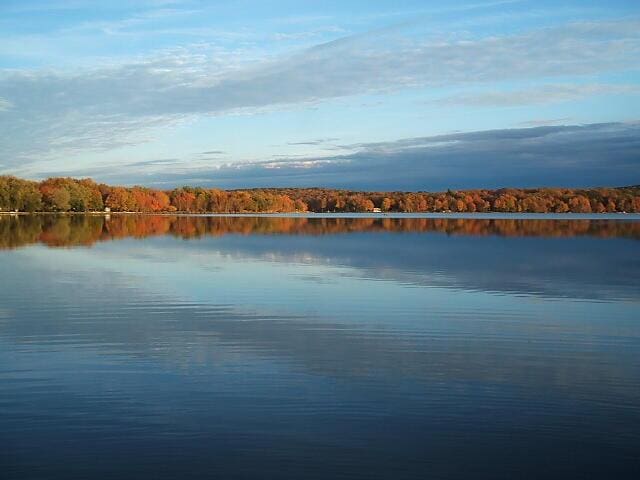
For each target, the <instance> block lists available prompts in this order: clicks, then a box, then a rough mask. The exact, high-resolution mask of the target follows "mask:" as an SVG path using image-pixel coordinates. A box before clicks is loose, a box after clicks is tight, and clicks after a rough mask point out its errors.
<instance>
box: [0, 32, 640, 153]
mask: <svg viewBox="0 0 640 480" xmlns="http://www.w3.org/2000/svg"><path fill="white" fill-rule="evenodd" d="M638 58H640V21H636V20H629V21H610V22H589V23H584V22H583V23H574V24H569V25H565V26H562V27H554V28H546V29H540V30H534V31H530V32H527V33H521V34H515V35H509V36H501V37H484V38H478V39H475V40H465V41H455V40H451V41H441V42H440V41H426V40H424V39H421V38H418V37H416V36H415V35H412V36H403V35H402V34H401V32H400V31H398V30H397V29H394V30H391V31H389V32H386V33H381V32H379V31H378V32H374V33H369V34H365V35H355V36H351V37H346V38H342V39H339V40H336V41H332V42H329V43H325V44H321V45H318V46H315V47H313V48H309V49H305V50H303V51H300V52H298V53H296V54H293V55H287V56H281V57H277V58H273V57H263V58H262V59H256V58H255V57H254V56H252V55H251V54H250V55H249V56H247V55H246V54H245V53H244V52H242V51H234V52H231V51H225V50H222V49H215V50H213V49H204V50H202V49H190V50H187V49H176V50H174V51H172V52H169V53H167V54H165V55H162V56H159V57H154V58H148V59H145V60H140V61H137V62H132V63H129V64H125V65H119V66H111V67H104V68H93V69H86V70H83V71H74V72H65V73H63V72H57V71H4V72H2V73H0V92H2V95H3V97H4V98H5V99H6V101H8V102H10V103H11V104H12V105H13V108H11V109H10V110H5V111H4V112H3V114H2V115H1V116H0V144H1V145H3V150H4V151H3V153H4V155H5V158H8V162H10V163H13V164H14V165H18V164H21V163H24V162H28V161H32V160H33V159H34V158H36V157H40V158H54V157H56V156H58V157H59V156H61V155H67V154H73V153H78V152H81V151H84V150H88V149H109V148H113V147H116V146H120V145H127V144H135V143H139V142H142V141H144V140H145V139H146V138H149V136H150V135H151V134H152V132H153V130H154V129H155V128H157V127H161V126H164V125H169V124H172V123H174V122H177V121H181V120H183V119H185V118H188V117H191V116H197V115H222V114H228V113H231V112H237V111H249V112H251V111H258V110H264V109H273V108H281V107H283V106H291V105H299V104H306V103H310V102H320V101H324V100H328V99H333V98H337V97H344V96H351V95H359V94H364V93H373V92H388V91H396V90H399V89H404V88H411V87H416V86H431V87H434V88H437V87H441V86H445V85H446V86H450V85H471V84H478V83H480V84H482V83H489V82H497V81H504V80H527V81H531V80H533V79H543V78H544V79H547V78H550V77H558V76H576V75H593V74H600V73H603V72H610V71H622V70H628V69H634V68H637V67H638V60H637V59H638ZM571 88H578V90H579V88H580V87H567V88H566V89H565V90H564V91H562V89H558V88H557V89H556V93H555V95H556V98H562V97H564V98H566V97H567V96H570V95H572V93H571V92H569V91H568V90H570V89H571ZM590 88H591V89H592V91H591V92H588V91H586V90H585V89H584V88H583V90H582V92H581V94H583V95H588V94H598V93H601V92H600V91H598V88H600V89H602V88H603V87H602V86H600V87H593V86H592V87H590ZM606 88H610V87H606ZM516 93H517V92H516ZM525 93H526V92H525ZM505 95H506V94H505ZM518 95H519V96H521V97H523V96H525V95H523V94H522V93H519V94H518ZM518 95H516V96H515V97H513V98H506V99H505V98H504V97H503V98H502V99H498V100H501V101H502V102H505V101H506V102H509V101H511V102H513V101H518V98H517V97H518ZM476 101H477V100H476ZM493 101H496V99H495V98H494V99H493Z"/></svg>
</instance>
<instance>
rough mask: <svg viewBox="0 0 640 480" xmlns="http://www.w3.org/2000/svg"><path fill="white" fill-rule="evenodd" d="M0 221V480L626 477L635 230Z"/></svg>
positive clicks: (567, 222) (636, 294)
mask: <svg viewBox="0 0 640 480" xmlns="http://www.w3.org/2000/svg"><path fill="white" fill-rule="evenodd" d="M351 217H354V218H349V216H347V218H336V217H332V216H315V217H312V218H307V217H295V216H294V217H287V216H257V217H251V216H241V217H233V216H199V217H189V216H132V215H130V216H128V215H112V216H110V217H108V216H107V217H105V216H99V215H95V216H82V215H76V216H74V215H69V216H60V217H58V216H53V215H43V216H37V215H31V216H8V215H4V216H0V269H1V275H0V472H2V473H0V476H1V477H2V478H7V479H12V480H13V479H27V478H29V479H36V478H37V479H41V478H42V479H43V478H47V479H76V478H77V479H89V478H91V479H102V478H105V479H106V478H113V479H116V478H117V479H121V478H136V479H147V478H148V479H164V478H167V479H169V478H180V479H186V478H238V479H240V478H242V479H245V478H247V479H254V478H255V479H266V478H283V479H302V478H323V479H324V478H327V479H334V478H344V479H355V478H362V479H414V478H415V479H422V478H430V479H439V478H443V479H445V478H446V479H458V478H473V479H479V478H492V479H494V478H504V479H507V478H509V479H511V478H519V479H523V478H527V479H528V478H531V479H540V478H562V479H567V478H616V479H621V478H640V459H639V458H640V220H639V218H638V217H637V216H626V217H625V216H604V217H596V216H592V217H580V216H576V215H574V216H571V217H562V216H558V217H553V218H547V217H536V216H533V217H523V216H517V215H515V216H514V215H502V216H483V217H473V216H471V217H464V216H458V217H455V218H452V217H447V216H442V215H440V216H426V217H424V216H423V217H420V216H414V217H413V218H405V217H400V218H395V217H394V216H351Z"/></svg>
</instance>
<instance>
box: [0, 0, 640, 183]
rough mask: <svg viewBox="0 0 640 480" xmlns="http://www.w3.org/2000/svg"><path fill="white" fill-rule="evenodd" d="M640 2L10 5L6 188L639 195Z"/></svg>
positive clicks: (3, 111) (11, 0) (3, 42)
mask: <svg viewBox="0 0 640 480" xmlns="http://www.w3.org/2000/svg"><path fill="white" fill-rule="evenodd" d="M639 112H640V2H638V1H637V0H627V1H616V0H609V1H606V2H605V1H590V0H576V1H564V2H563V1H547V0H536V1H527V0H522V1H519V0H495V1H491V0H469V1H459V2H445V1H430V0H392V1H389V0H378V1H375V2H372V1H365V0H353V1H349V0H343V1H338V0H325V1H300V0H298V1H284V0H271V1H269V2H265V1H257V0H237V1H230V0H228V1H213V0H212V1H201V0H139V1H124V0H112V1H109V2H92V1H89V0H66V1H63V0H48V1H46V0H2V1H0V174H11V175H16V176H20V177H24V178H31V179H42V178H46V177H49V176H73V177H92V178H94V179H96V180H98V181H102V182H107V183H112V184H124V185H133V184H140V185H147V186H151V187H156V188H172V187H174V186H176V185H184V184H190V185H201V186H215V187H221V188H248V187H281V186H300V187H308V186H323V187H337V188H348V189H359V190H443V189H447V188H454V189H461V188H499V187H505V186H512V187H536V186H567V187H591V186H605V185H607V186H611V185H633V184H640V113H639Z"/></svg>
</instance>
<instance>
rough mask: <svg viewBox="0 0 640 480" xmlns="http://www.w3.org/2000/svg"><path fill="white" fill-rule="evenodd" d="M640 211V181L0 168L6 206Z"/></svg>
mask: <svg viewBox="0 0 640 480" xmlns="http://www.w3.org/2000/svg"><path fill="white" fill-rule="evenodd" d="M105 209H109V210H110V211H112V212H138V213H161V212H172V213H175V212H188V213H276V212H318V213H319V212H374V211H381V212H407V213H410V212H534V213H564V212H575V213H604V212H639V213H640V186H633V187H619V188H594V189H569V188H534V189H516V188H501V189H498V190H460V191H451V190H448V191H446V192H436V193H431V192H355V191H349V190H333V189H326V188H265V189H249V190H219V189H207V188H200V187H181V188H175V189H173V190H156V189H150V188H146V187H130V188H125V187H117V186H109V185H105V184H99V183H96V182H94V181H93V180H91V179H82V180H77V179H73V178H49V179H47V180H44V181H42V182H33V181H29V180H22V179H19V178H15V177H11V176H0V211H5V212H7V211H19V212H102V211H105Z"/></svg>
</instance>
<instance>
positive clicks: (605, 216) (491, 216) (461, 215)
mask: <svg viewBox="0 0 640 480" xmlns="http://www.w3.org/2000/svg"><path fill="white" fill-rule="evenodd" d="M112 215H113V216H163V217H203V218H207V217H211V218H215V217H239V218H241V217H264V218H373V219H385V218H391V219H394V218H398V219H402V218H408V219H410V218H415V219H420V218H442V219H484V220H519V219H522V220H627V221H640V213H623V212H613V213H573V212H566V213H531V212H416V213H407V212H388V213H377V212H376V213H373V212H324V213H317V212H299V213H293V212H290V213H286V212H234V213H215V212H211V213H190V212H2V211H0V217H16V216H89V217H109V216H112Z"/></svg>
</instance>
